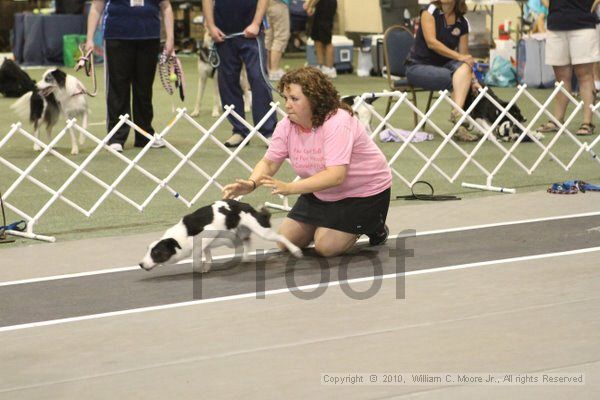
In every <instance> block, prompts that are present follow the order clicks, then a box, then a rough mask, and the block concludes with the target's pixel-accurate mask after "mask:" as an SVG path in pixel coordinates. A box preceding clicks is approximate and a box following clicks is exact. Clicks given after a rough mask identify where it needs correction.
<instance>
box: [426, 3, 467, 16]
mask: <svg viewBox="0 0 600 400" xmlns="http://www.w3.org/2000/svg"><path fill="white" fill-rule="evenodd" d="M432 3H433V4H435V5H436V6H438V7H439V8H442V2H441V1H439V0H436V1H432ZM467 11H469V9H468V7H467V3H466V1H465V0H455V2H454V14H455V15H456V16H457V17H462V16H463V15H465V14H466V13H467Z"/></svg>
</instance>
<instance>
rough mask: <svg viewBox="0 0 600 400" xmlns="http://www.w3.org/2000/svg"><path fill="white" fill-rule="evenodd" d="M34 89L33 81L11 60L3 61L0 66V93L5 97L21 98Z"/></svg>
mask: <svg viewBox="0 0 600 400" xmlns="http://www.w3.org/2000/svg"><path fill="white" fill-rule="evenodd" d="M34 88H35V81H34V80H33V79H31V78H30V77H29V75H27V72H25V71H23V70H22V69H21V68H20V67H19V66H18V65H17V64H16V63H15V62H14V61H13V60H9V59H8V58H5V59H4V62H3V63H2V66H0V93H2V94H3V95H4V96H5V97H21V96H23V95H24V94H25V93H27V92H29V91H32V90H33V89H34Z"/></svg>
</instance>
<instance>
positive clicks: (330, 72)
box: [304, 0, 337, 79]
mask: <svg viewBox="0 0 600 400" xmlns="http://www.w3.org/2000/svg"><path fill="white" fill-rule="evenodd" d="M304 9H305V10H306V13H307V14H308V16H309V17H310V16H312V15H314V17H313V22H312V28H311V30H310V38H311V39H312V40H313V41H314V42H315V54H316V56H317V63H318V64H319V68H320V69H321V71H323V73H324V74H325V75H327V76H328V77H330V78H332V79H333V78H336V77H337V72H336V70H335V68H334V67H333V63H334V60H335V58H334V48H333V44H332V43H331V36H332V34H333V20H334V18H335V13H336V12H337V0H308V1H306V3H304Z"/></svg>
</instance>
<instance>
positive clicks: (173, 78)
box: [169, 73, 177, 82]
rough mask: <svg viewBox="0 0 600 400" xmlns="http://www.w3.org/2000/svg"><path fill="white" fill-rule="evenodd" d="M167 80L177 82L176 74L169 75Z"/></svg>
mask: <svg viewBox="0 0 600 400" xmlns="http://www.w3.org/2000/svg"><path fill="white" fill-rule="evenodd" d="M169 80H170V81H171V82H177V74H176V73H172V74H171V75H169Z"/></svg>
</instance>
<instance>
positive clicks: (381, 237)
mask: <svg viewBox="0 0 600 400" xmlns="http://www.w3.org/2000/svg"><path fill="white" fill-rule="evenodd" d="M389 234H390V229H389V228H388V226H387V225H383V228H382V229H380V230H379V231H377V232H375V233H372V234H370V235H367V236H368V237H369V244H370V245H371V246H379V245H380V244H384V243H385V242H386V241H387V238H388V236H389Z"/></svg>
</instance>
